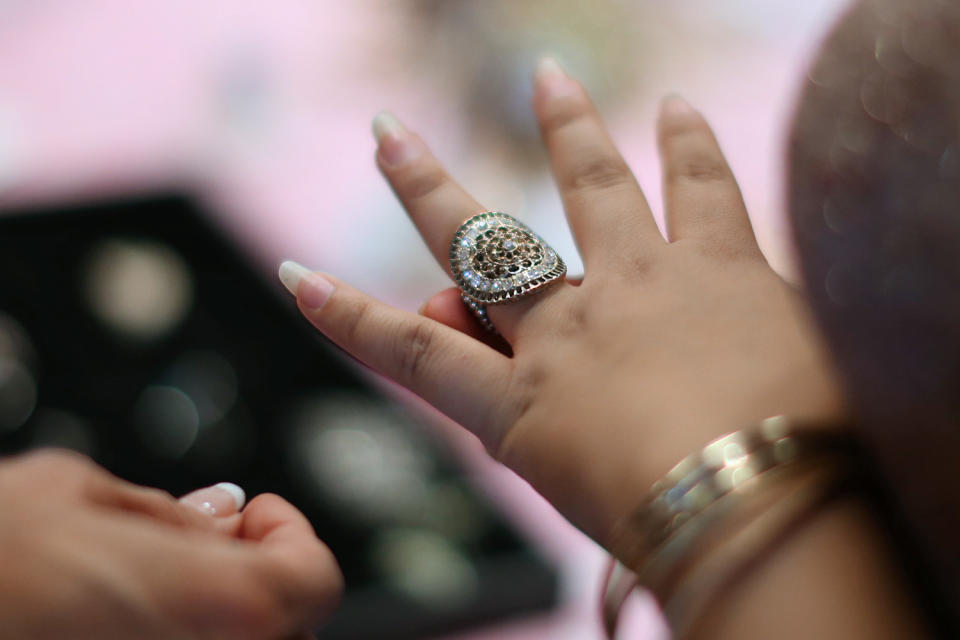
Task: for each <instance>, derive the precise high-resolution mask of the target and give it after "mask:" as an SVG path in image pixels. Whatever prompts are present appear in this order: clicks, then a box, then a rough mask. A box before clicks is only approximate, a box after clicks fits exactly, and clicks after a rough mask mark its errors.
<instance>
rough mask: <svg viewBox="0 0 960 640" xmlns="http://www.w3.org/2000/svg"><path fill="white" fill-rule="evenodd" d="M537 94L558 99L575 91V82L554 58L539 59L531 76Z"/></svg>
mask: <svg viewBox="0 0 960 640" xmlns="http://www.w3.org/2000/svg"><path fill="white" fill-rule="evenodd" d="M533 79H534V83H535V84H536V88H537V93H538V94H539V95H540V96H541V97H546V98H559V97H563V96H566V95H570V94H572V93H574V92H575V91H577V87H578V85H577V81H576V80H574V79H573V78H571V77H570V76H569V75H567V72H566V71H564V70H563V67H562V66H560V63H559V62H557V60H556V58H551V57H550V56H545V57H543V58H540V61H539V62H538V63H537V69H536V71H535V72H534V74H533Z"/></svg>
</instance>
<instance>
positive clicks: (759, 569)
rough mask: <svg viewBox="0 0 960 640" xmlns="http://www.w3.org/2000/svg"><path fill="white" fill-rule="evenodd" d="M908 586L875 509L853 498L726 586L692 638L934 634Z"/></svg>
mask: <svg viewBox="0 0 960 640" xmlns="http://www.w3.org/2000/svg"><path fill="white" fill-rule="evenodd" d="M904 584H905V579H904V577H903V576H902V575H901V571H900V570H899V568H898V566H897V562H896V561H895V559H894V556H893V552H892V550H891V549H890V548H889V545H888V544H887V543H886V541H885V540H884V539H883V536H882V535H881V533H880V530H879V525H878V524H877V522H876V521H875V519H874V517H873V516H872V514H871V513H870V511H869V509H868V508H867V507H866V506H865V505H864V504H862V503H861V502H860V501H859V500H858V499H856V498H846V499H843V500H842V501H837V502H834V503H831V505H829V506H827V507H825V508H824V509H823V510H822V511H821V512H820V513H819V514H817V515H816V516H815V517H814V518H813V519H811V520H810V521H809V522H807V523H805V524H804V525H802V527H800V528H799V529H797V530H796V531H794V532H793V533H792V534H791V535H790V536H789V537H788V538H787V539H786V540H785V541H784V542H783V544H782V545H780V546H779V547H777V548H776V549H775V550H773V551H772V552H771V553H770V554H769V555H768V556H767V557H765V558H764V560H763V561H762V562H761V563H759V565H758V566H756V567H755V568H754V569H753V570H752V571H751V572H749V573H748V574H747V575H746V576H744V577H743V579H742V580H740V581H739V582H738V583H737V584H736V586H735V587H733V588H732V589H729V590H726V591H725V592H724V594H723V596H722V597H721V598H718V599H717V600H716V601H714V603H713V605H712V606H711V607H710V608H709V609H708V611H707V612H706V613H705V615H704V616H703V617H702V619H701V620H700V621H699V622H698V623H697V624H696V626H695V628H694V630H693V632H692V634H691V635H689V636H688V637H689V639H690V640H707V639H708V638H709V639H710V640H769V639H771V638H776V639H777V640H794V639H796V640H801V639H803V640H807V639H810V638H817V639H819V640H833V639H836V640H859V639H861V638H863V639H864V640H867V639H869V640H904V639H909V640H915V639H920V638H927V637H932V633H931V631H930V630H929V629H928V628H927V626H926V624H925V622H924V620H923V618H922V616H921V615H920V613H919V610H918V607H917V606H916V604H915V602H914V601H913V599H912V596H911V595H910V594H909V593H908V592H907V590H906V588H905V586H904ZM684 640H686V639H684Z"/></svg>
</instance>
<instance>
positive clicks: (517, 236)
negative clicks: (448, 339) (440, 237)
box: [450, 211, 567, 304]
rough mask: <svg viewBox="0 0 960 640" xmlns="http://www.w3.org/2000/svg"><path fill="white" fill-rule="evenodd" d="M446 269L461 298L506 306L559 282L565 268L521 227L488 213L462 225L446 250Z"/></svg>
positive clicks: (514, 222)
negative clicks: (448, 270)
mask: <svg viewBox="0 0 960 640" xmlns="http://www.w3.org/2000/svg"><path fill="white" fill-rule="evenodd" d="M450 267H451V270H452V271H453V275H454V277H455V278H456V280H457V284H458V285H459V286H460V289H461V291H463V294H464V295H465V297H469V298H472V299H474V300H476V301H477V302H480V303H482V304H495V303H498V302H507V301H509V300H512V299H514V298H518V297H520V296H523V295H526V294H529V293H533V292H534V291H536V290H537V289H539V288H540V287H543V286H544V285H546V284H549V283H550V282H552V281H554V280H556V279H558V278H560V277H562V276H563V275H564V274H565V273H566V271H567V267H566V265H565V264H564V263H563V260H562V259H561V258H560V256H558V255H557V253H556V252H555V251H554V250H553V249H551V248H550V246H549V245H547V243H546V242H545V241H544V240H543V238H541V237H540V236H538V235H537V234H535V233H534V232H533V231H531V230H530V228H529V227H527V226H526V225H525V224H523V223H522V222H520V221H519V220H517V219H516V218H514V217H513V216H509V215H507V214H505V213H499V212H492V211H490V212H486V213H481V214H478V215H475V216H473V217H472V218H470V219H469V220H467V221H466V222H464V223H463V224H462V225H461V226H460V228H459V229H458V230H457V232H456V233H455V234H454V236H453V241H452V242H451V244H450Z"/></svg>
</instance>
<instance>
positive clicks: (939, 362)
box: [789, 0, 960, 614]
mask: <svg viewBox="0 0 960 640" xmlns="http://www.w3.org/2000/svg"><path fill="white" fill-rule="evenodd" d="M958 62H960V2H953V1H950V0H910V1H909V2H902V1H900V2H898V1H895V0H866V1H865V2H862V3H860V4H858V5H857V6H855V7H854V8H853V9H852V10H851V11H850V12H849V13H847V14H846V15H845V16H844V18H843V19H842V20H841V21H840V23H839V25H838V26H837V27H836V28H835V30H834V31H833V32H832V33H831V34H830V36H829V37H828V39H827V40H826V42H825V44H824V46H823V47H822V49H821V51H820V54H819V57H818V59H817V61H816V63H815V64H814V66H813V67H812V68H811V70H810V72H809V74H808V78H807V81H806V83H805V86H804V89H803V95H802V99H801V102H800V107H799V110H798V113H797V116H796V121H795V124H794V128H793V134H792V138H791V143H790V187H789V189H790V191H789V199H790V215H791V220H792V225H793V231H794V235H795V241H796V243H797V247H798V253H799V256H800V261H801V266H802V270H803V274H804V277H805V280H806V283H807V287H808V290H809V296H810V300H811V303H812V306H813V309H814V312H815V315H816V317H817V319H818V321H819V324H820V326H821V328H822V329H823V331H824V333H825V335H826V338H827V341H828V344H829V346H830V349H831V352H832V354H833V356H834V358H835V361H836V363H837V366H838V367H839V369H840V371H841V375H842V377H843V380H844V382H845V384H846V387H847V391H848V393H849V397H850V400H851V403H852V404H853V406H854V407H855V410H856V411H857V412H858V414H859V415H858V418H859V419H860V421H861V422H862V425H863V436H864V439H865V441H866V442H867V444H868V446H869V447H870V448H871V449H872V451H873V453H874V454H875V456H876V458H877V460H878V464H879V465H880V467H881V468H882V470H883V475H884V476H885V478H886V481H887V484H888V485H889V487H890V488H891V489H892V491H893V492H894V493H895V495H896V496H897V501H898V503H899V507H900V508H901V509H902V513H903V514H904V515H905V520H906V522H908V523H909V526H910V527H912V528H913V530H914V531H915V533H916V539H917V540H919V541H920V543H921V545H922V547H923V549H925V551H926V554H927V557H928V558H930V559H933V562H932V563H931V566H932V567H933V571H934V573H935V574H936V575H937V577H938V583H939V584H938V588H939V589H940V590H941V592H942V593H944V594H946V598H947V600H948V601H950V602H951V603H952V609H953V612H954V614H955V613H956V612H957V611H960V135H958V134H960V131H958V123H960V64H958Z"/></svg>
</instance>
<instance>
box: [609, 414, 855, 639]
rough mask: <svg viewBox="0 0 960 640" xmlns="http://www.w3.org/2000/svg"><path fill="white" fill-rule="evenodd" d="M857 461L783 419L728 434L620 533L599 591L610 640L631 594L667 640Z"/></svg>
mask: <svg viewBox="0 0 960 640" xmlns="http://www.w3.org/2000/svg"><path fill="white" fill-rule="evenodd" d="M858 460H859V457H858V455H857V450H856V447H855V445H854V443H853V441H852V439H851V438H850V437H849V436H848V435H845V434H840V433H834V432H827V431H825V430H818V429H806V430H804V429H798V428H795V427H794V425H791V424H790V422H789V421H788V420H787V419H786V418H784V417H782V416H778V417H774V418H768V419H766V420H764V421H762V422H761V423H760V424H759V425H757V426H755V427H751V428H747V429H742V430H740V431H735V432H733V433H730V434H728V435H725V436H723V437H721V438H718V439H717V440H714V441H713V442H711V443H710V444H708V445H707V446H706V447H704V448H703V449H702V450H701V451H699V452H697V453H695V454H693V455H691V456H689V457H687V458H685V459H684V460H682V461H681V462H680V463H679V464H677V465H676V466H675V467H674V468H673V469H671V470H670V471H669V472H668V473H667V474H666V475H665V476H664V477H663V478H662V479H660V480H659V481H658V482H657V483H656V484H654V485H653V487H651V489H650V492H649V494H648V496H647V497H646V499H645V500H644V502H643V504H642V505H641V507H640V508H639V509H638V510H637V511H636V512H635V513H634V514H633V515H632V516H631V517H630V518H628V520H627V521H626V522H624V523H622V525H621V531H623V532H624V534H623V535H622V536H620V537H621V538H622V539H627V538H628V539H629V540H630V544H629V546H628V547H627V548H623V549H619V551H620V553H619V554H618V555H620V557H621V558H623V559H624V560H625V561H626V562H627V563H628V564H629V565H630V566H632V567H635V568H636V569H637V571H636V573H632V572H630V571H628V570H626V569H625V567H624V566H623V565H620V564H619V563H617V564H616V565H615V566H613V567H612V568H611V572H610V574H609V575H608V577H607V581H606V585H605V588H604V599H603V617H604V626H605V628H606V631H607V634H608V636H609V637H613V634H614V633H615V631H616V625H617V618H618V616H619V612H620V608H621V607H622V605H623V602H624V601H625V600H626V598H627V596H628V595H629V594H630V592H631V591H632V590H633V588H634V587H636V586H637V585H640V586H643V587H645V588H647V589H649V590H651V591H652V592H653V593H654V594H656V595H657V597H658V599H659V600H660V603H661V606H662V608H663V611H664V614H665V615H666V617H667V620H668V622H669V623H670V626H671V628H672V629H673V632H674V634H675V637H683V636H684V635H686V634H687V632H689V630H690V629H691V628H692V626H693V625H694V624H695V622H696V621H697V619H698V618H699V616H700V614H701V613H702V612H703V610H704V609H705V607H706V606H707V605H708V604H709V603H710V602H711V601H712V600H713V599H714V598H715V597H716V596H717V595H718V594H720V593H721V592H722V591H723V590H724V588H725V587H726V586H727V585H729V584H731V583H732V582H734V581H735V580H736V579H737V578H738V577H740V575H742V574H743V573H744V572H745V571H747V570H748V569H749V567H750V566H751V565H752V564H753V563H755V562H756V561H757V560H758V559H760V558H761V557H762V556H763V555H764V554H765V552H767V551H769V550H770V549H772V548H774V547H775V546H777V544H779V542H780V541H781V540H782V539H783V538H784V537H785V536H787V535H788V534H789V533H791V532H792V531H793V530H794V529H795V528H796V526H797V525H798V524H799V523H800V522H801V521H802V520H804V519H806V518H807V517H809V516H810V515H811V514H812V513H814V512H815V511H817V510H819V508H820V507H821V506H823V505H824V504H825V502H826V501H827V500H829V499H830V498H831V497H833V496H835V495H836V494H837V491H838V489H839V488H840V487H841V486H842V485H843V484H844V482H845V481H846V480H848V479H849V478H850V477H851V475H852V473H853V472H854V470H855V469H857V468H858V464H856V462H857V461H858Z"/></svg>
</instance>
